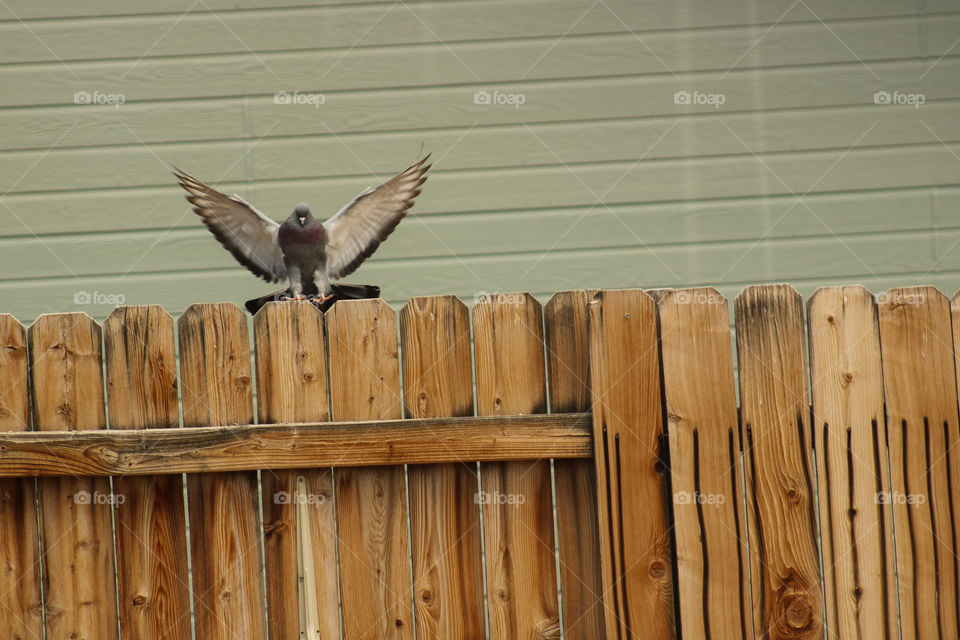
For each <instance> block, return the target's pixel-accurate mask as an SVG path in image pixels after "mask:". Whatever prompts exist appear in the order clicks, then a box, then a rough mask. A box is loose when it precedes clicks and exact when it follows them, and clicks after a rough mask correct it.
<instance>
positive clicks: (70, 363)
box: [28, 313, 118, 640]
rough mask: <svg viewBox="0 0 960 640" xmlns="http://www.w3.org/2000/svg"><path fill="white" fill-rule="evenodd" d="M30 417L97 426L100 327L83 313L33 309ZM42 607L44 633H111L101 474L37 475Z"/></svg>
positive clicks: (112, 592) (109, 557)
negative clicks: (38, 313) (41, 312)
mask: <svg viewBox="0 0 960 640" xmlns="http://www.w3.org/2000/svg"><path fill="white" fill-rule="evenodd" d="M28 337H29V343H30V365H31V369H32V376H33V385H32V391H33V407H34V412H35V414H34V424H35V425H36V428H37V429H38V430H41V431H52V430H79V429H103V428H105V427H106V423H107V421H106V413H105V411H104V405H103V375H102V366H101V364H102V360H101V356H100V351H101V339H102V338H101V331H100V326H99V325H97V323H96V322H94V321H93V319H92V318H90V316H88V315H86V314H85V313H64V314H56V315H54V314H50V315H43V316H40V317H39V318H38V319H37V321H36V322H34V323H33V325H31V326H30V330H29V333H28ZM39 488H40V515H41V525H40V526H41V531H42V534H41V535H42V542H43V561H44V601H45V602H44V607H45V611H46V634H47V637H49V638H76V639H77V640H86V639H90V640H92V639H93V638H97V639H101V638H103V639H110V638H116V637H117V635H118V633H117V602H116V581H115V575H114V566H113V533H112V531H111V529H112V519H111V513H110V512H111V505H110V500H109V498H110V483H109V479H108V478H73V477H69V476H61V477H55V478H40V480H39Z"/></svg>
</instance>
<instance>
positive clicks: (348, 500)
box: [326, 300, 413, 640]
mask: <svg viewBox="0 0 960 640" xmlns="http://www.w3.org/2000/svg"><path fill="white" fill-rule="evenodd" d="M326 321H327V333H328V336H329V345H330V409H331V412H332V414H333V417H334V418H335V419H337V420H377V419H389V418H399V417H400V415H401V397H400V372H399V367H398V365H399V361H398V358H399V356H398V353H397V318H396V314H395V313H394V312H393V310H392V309H391V308H390V307H388V306H387V304H386V303H385V302H383V301H382V300H356V301H353V300H351V301H346V302H344V301H341V302H338V303H337V304H335V305H333V307H332V308H331V309H330V311H328V312H327V314H326ZM335 479H336V482H335V484H336V500H337V539H338V546H339V558H340V593H341V598H342V611H343V633H344V636H345V637H347V638H351V639H353V638H356V639H357V640H368V639H369V640H374V639H376V640H385V639H387V638H389V639H391V640H408V639H412V638H413V620H412V618H413V613H412V610H413V602H412V597H413V596H412V586H411V578H410V540H409V536H408V535H407V525H408V519H407V501H406V491H405V487H404V470H403V467H401V466H391V467H375V468H372V469H343V470H338V471H337V472H336V474H335Z"/></svg>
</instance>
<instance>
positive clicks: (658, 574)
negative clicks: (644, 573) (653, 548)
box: [650, 560, 667, 580]
mask: <svg viewBox="0 0 960 640" xmlns="http://www.w3.org/2000/svg"><path fill="white" fill-rule="evenodd" d="M665 575H667V564H666V563H665V562H663V561H662V560H654V561H653V562H651V563H650V577H651V578H653V579H654V580H661V579H663V577H664V576H665Z"/></svg>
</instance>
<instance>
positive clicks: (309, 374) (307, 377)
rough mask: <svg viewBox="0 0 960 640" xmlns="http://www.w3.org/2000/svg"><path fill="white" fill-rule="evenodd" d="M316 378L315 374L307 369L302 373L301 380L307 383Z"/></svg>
mask: <svg viewBox="0 0 960 640" xmlns="http://www.w3.org/2000/svg"><path fill="white" fill-rule="evenodd" d="M316 379H317V374H315V373H313V372H310V371H308V372H307V373H305V374H303V381H304V382H306V383H308V384H309V383H311V382H313V381H314V380H316Z"/></svg>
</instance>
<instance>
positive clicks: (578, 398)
mask: <svg viewBox="0 0 960 640" xmlns="http://www.w3.org/2000/svg"><path fill="white" fill-rule="evenodd" d="M543 316H544V334H545V337H546V345H547V367H548V371H549V372H550V376H549V391H550V411H551V412H552V413H570V412H579V411H589V410H590V353H589V349H588V344H587V294H586V292H585V291H560V292H557V293H556V294H554V295H553V297H552V298H550V300H549V301H548V302H547V304H546V306H545V307H544V309H543ZM554 483H555V484H556V488H557V506H556V508H557V548H558V552H559V556H560V589H561V594H562V598H561V601H562V603H563V626H564V637H565V638H566V639H567V640H603V638H604V628H603V604H602V594H603V577H602V576H601V574H600V539H599V529H598V523H597V493H596V472H595V470H594V465H593V461H592V460H556V461H555V462H554Z"/></svg>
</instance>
